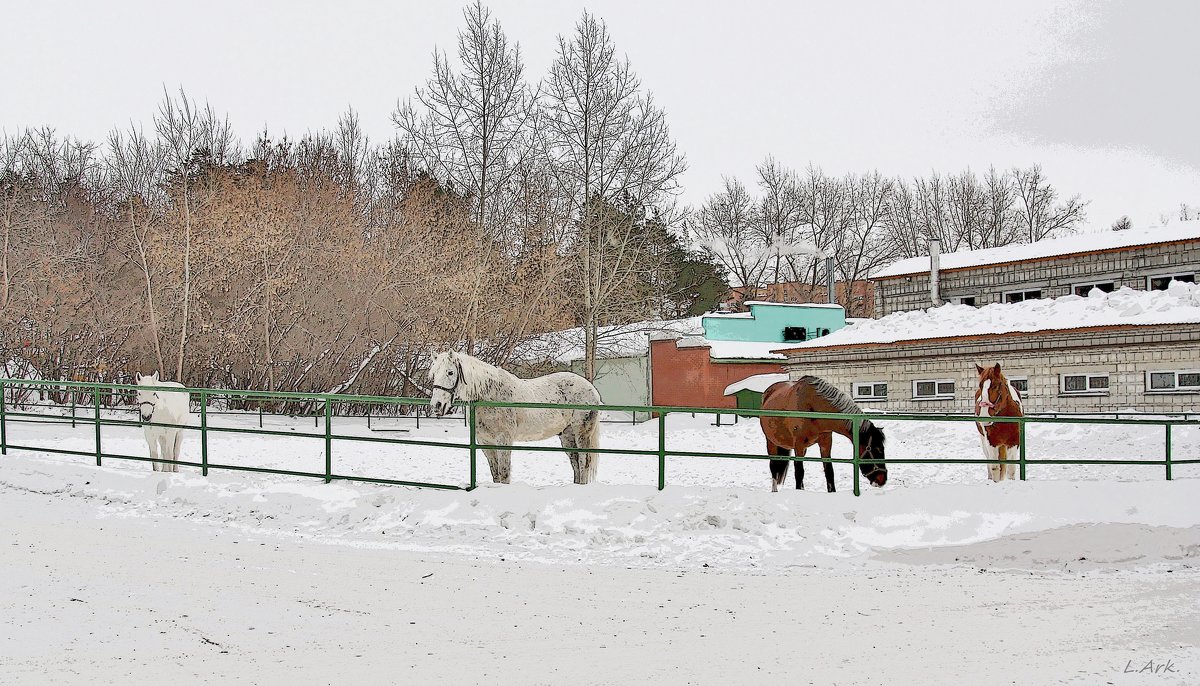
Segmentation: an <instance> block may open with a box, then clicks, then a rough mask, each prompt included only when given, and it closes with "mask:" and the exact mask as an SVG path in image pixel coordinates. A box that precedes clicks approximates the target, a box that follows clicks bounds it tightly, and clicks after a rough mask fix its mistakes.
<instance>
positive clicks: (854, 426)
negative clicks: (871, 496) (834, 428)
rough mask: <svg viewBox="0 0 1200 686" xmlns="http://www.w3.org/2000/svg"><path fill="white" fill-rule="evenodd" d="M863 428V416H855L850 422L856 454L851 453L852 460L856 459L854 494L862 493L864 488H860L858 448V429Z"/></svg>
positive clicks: (854, 465)
mask: <svg viewBox="0 0 1200 686" xmlns="http://www.w3.org/2000/svg"><path fill="white" fill-rule="evenodd" d="M861 428H862V417H855V418H854V419H853V420H851V422H850V433H851V436H850V441H851V442H852V443H853V444H854V448H853V450H854V454H853V455H851V456H850V458H851V459H852V460H854V463H853V467H854V495H862V489H861V488H860V486H859V483H858V449H859V438H858V431H859V429H861Z"/></svg>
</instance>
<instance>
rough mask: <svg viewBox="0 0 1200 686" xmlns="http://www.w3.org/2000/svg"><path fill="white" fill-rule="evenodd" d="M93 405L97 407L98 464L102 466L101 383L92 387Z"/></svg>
mask: <svg viewBox="0 0 1200 686" xmlns="http://www.w3.org/2000/svg"><path fill="white" fill-rule="evenodd" d="M92 400H93V403H92V404H93V405H95V407H96V466H97V467H99V466H100V452H101V451H100V384H96V386H95V388H93V389H92Z"/></svg>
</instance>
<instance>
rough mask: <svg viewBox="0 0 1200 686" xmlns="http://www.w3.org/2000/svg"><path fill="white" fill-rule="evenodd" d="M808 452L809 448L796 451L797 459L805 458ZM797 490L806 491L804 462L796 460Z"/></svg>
mask: <svg viewBox="0 0 1200 686" xmlns="http://www.w3.org/2000/svg"><path fill="white" fill-rule="evenodd" d="M807 452H808V446H805V447H803V448H797V449H796V457H804V455H805V453H807ZM796 488H798V489H800V490H804V462H803V461H801V460H796Z"/></svg>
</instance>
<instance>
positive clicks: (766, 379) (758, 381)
mask: <svg viewBox="0 0 1200 686" xmlns="http://www.w3.org/2000/svg"><path fill="white" fill-rule="evenodd" d="M787 380H788V375H787V374H755V375H754V376H747V377H746V378H744V379H742V380H741V381H735V382H733V383H731V384H729V385H728V386H726V387H725V395H733V394H734V393H737V392H738V391H754V392H756V393H762V392H763V391H765V390H767V389H768V388H770V387H771V386H773V385H774V384H777V383H779V382H780V381H787Z"/></svg>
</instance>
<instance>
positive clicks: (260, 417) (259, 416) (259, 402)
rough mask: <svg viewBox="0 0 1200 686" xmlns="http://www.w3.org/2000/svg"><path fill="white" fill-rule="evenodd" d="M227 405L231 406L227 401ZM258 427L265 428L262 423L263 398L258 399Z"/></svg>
mask: <svg viewBox="0 0 1200 686" xmlns="http://www.w3.org/2000/svg"><path fill="white" fill-rule="evenodd" d="M225 406H226V407H229V404H228V403H226V404H225ZM258 428H260V429H261V428H263V425H262V398H259V400H258Z"/></svg>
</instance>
